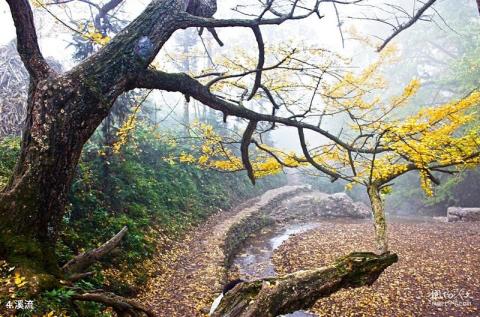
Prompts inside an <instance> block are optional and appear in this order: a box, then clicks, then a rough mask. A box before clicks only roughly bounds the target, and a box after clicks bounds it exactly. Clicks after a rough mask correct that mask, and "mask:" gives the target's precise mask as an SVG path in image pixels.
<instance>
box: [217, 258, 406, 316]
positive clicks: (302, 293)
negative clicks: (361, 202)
mask: <svg viewBox="0 0 480 317" xmlns="http://www.w3.org/2000/svg"><path fill="white" fill-rule="evenodd" d="M397 261H398V257H397V255H396V254H391V253H384V254H382V255H376V254H374V253H369V252H354V253H351V254H349V255H347V256H345V257H342V258H339V259H338V260H337V261H336V262H335V263H333V264H331V265H329V266H325V267H322V268H319V269H315V270H306V271H298V272H295V273H292V274H288V275H284V276H280V277H273V278H265V279H261V280H255V281H252V282H245V283H241V284H239V285H237V286H236V287H235V288H234V289H233V290H232V291H230V292H228V293H227V295H226V296H225V297H224V298H223V300H222V302H221V303H220V306H219V307H218V309H217V310H216V311H215V312H214V313H213V315H212V317H220V316H229V317H275V316H278V315H281V314H287V313H291V312H294V311H296V310H300V309H307V308H310V307H311V306H313V304H315V302H316V301H317V300H318V299H319V298H322V297H327V296H329V295H330V294H332V293H334V292H336V291H338V290H339V289H341V288H348V287H360V286H364V285H371V284H372V283H373V282H375V281H376V280H377V278H378V277H379V276H380V274H381V273H382V272H383V271H384V270H385V269H386V268H387V267H389V266H390V265H392V264H393V263H395V262H397Z"/></svg>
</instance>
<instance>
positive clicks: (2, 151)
mask: <svg viewBox="0 0 480 317" xmlns="http://www.w3.org/2000/svg"><path fill="white" fill-rule="evenodd" d="M19 153H20V139H19V138H17V137H8V138H5V139H3V140H0V189H2V188H3V187H4V186H5V185H6V184H7V181H8V177H9V176H10V173H11V172H12V170H13V168H14V166H15V162H16V160H17V157H18V154H19Z"/></svg>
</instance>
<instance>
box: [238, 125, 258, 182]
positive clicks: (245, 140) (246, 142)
mask: <svg viewBox="0 0 480 317" xmlns="http://www.w3.org/2000/svg"><path fill="white" fill-rule="evenodd" d="M256 128H257V121H249V122H248V125H247V128H246V129H245V132H244V133H243V137H242V144H241V145H240V153H241V154H242V163H243V166H245V169H246V170H247V174H248V178H250V181H252V184H253V185H255V175H254V173H253V167H252V163H251V162H250V156H249V155H248V147H249V146H250V143H251V142H252V135H253V132H255V129H256Z"/></svg>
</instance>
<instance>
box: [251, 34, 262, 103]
mask: <svg viewBox="0 0 480 317" xmlns="http://www.w3.org/2000/svg"><path fill="white" fill-rule="evenodd" d="M252 30H253V34H254V35H255V39H256V40H257V44H258V64H257V69H256V75H255V83H254V84H253V88H252V92H251V93H250V96H248V98H247V100H251V99H252V98H253V97H254V96H255V94H256V93H257V90H258V88H260V85H261V84H262V69H263V65H264V64H265V43H264V42H263V37H262V31H261V30H260V27H259V26H258V25H257V26H254V27H253V28H252Z"/></svg>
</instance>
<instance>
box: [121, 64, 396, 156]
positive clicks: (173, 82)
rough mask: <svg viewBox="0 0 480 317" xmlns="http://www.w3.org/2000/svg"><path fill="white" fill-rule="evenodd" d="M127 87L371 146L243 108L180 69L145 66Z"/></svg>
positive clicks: (307, 124) (251, 118)
mask: <svg viewBox="0 0 480 317" xmlns="http://www.w3.org/2000/svg"><path fill="white" fill-rule="evenodd" d="M127 87H128V89H134V88H148V89H160V90H165V91H171V92H180V93H182V94H184V95H188V96H191V97H192V98H195V99H196V100H198V101H200V102H201V103H203V104H204V105H206V106H208V107H210V108H212V109H215V110H218V111H221V112H223V113H224V115H233V116H237V117H240V118H244V119H247V120H254V121H257V122H260V121H265V122H272V123H273V122H276V123H280V124H284V125H286V126H291V127H297V128H303V129H307V130H311V131H315V132H317V133H320V134H321V135H323V136H324V137H326V138H328V139H330V140H332V141H334V142H335V143H336V144H338V145H339V146H341V147H343V148H345V149H349V150H351V151H352V152H358V153H370V154H371V153H373V149H369V148H356V147H352V146H350V145H349V144H348V143H346V142H344V141H343V140H341V139H340V138H338V137H337V136H335V135H333V134H331V133H330V132H328V131H326V130H324V129H322V128H319V127H318V126H316V125H312V124H309V123H305V122H301V121H296V120H292V119H288V118H284V117H278V116H272V115H268V114H263V113H259V112H255V111H253V110H250V109H247V108H245V107H241V106H238V105H236V104H234V103H231V102H228V101H226V100H224V99H222V98H220V97H219V96H216V95H214V94H212V93H211V92H210V91H209V90H208V88H207V87H205V86H204V85H202V84H201V83H200V82H199V81H197V80H195V79H194V78H192V77H190V76H188V75H187V74H183V73H166V72H162V71H158V70H146V71H144V72H142V73H140V74H139V76H137V77H136V78H135V80H133V81H132V82H130V84H129V86H127ZM386 150H387V149H384V148H377V149H376V151H377V152H383V151H386Z"/></svg>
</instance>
